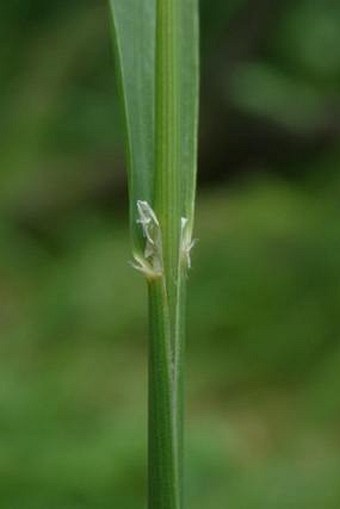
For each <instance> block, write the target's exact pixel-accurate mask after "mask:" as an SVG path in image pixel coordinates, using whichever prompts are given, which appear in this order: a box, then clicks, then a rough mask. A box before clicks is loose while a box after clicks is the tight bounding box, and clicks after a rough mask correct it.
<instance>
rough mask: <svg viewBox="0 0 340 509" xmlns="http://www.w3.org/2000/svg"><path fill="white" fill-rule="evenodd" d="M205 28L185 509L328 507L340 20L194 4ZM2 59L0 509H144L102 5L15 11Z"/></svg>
mask: <svg viewBox="0 0 340 509" xmlns="http://www.w3.org/2000/svg"><path fill="white" fill-rule="evenodd" d="M133 15H134V14H133V13H131V16H133ZM201 25H202V44H201V54H202V90H201V103H202V104H201V129H200V154H199V161H200V164H199V198H198V209H197V227H196V236H197V237H198V238H199V243H198V245H197V247H196V248H195V252H194V254H193V270H192V273H191V277H190V300H189V305H188V315H189V326H188V348H187V350H188V351H187V356H188V368H187V380H188V382H187V388H188V390H187V396H188V411H187V438H186V441H187V497H188V507H190V508H195V509H201V508H202V509H203V508H204V509H206V508H210V509H220V508H224V507H226V508H228V509H305V508H306V509H307V508H308V509H314V508H315V509H320V508H322V509H336V508H339V507H340V483H339V476H340V432H339V423H340V341H339V339H340V338H339V333H340V224H339V217H340V173H339V169H340V146H339V136H340V30H339V27H340V3H339V2H337V1H335V0H285V1H283V0H281V1H277V2H273V1H272V0H252V1H251V0H248V1H246V0H228V1H227V0H215V1H214V2H213V3H212V2H211V1H209V0H203V1H202V2H201ZM0 39H1V40H0V112H1V115H0V131H1V138H0V302H1V306H0V334H1V342H0V507H1V509H46V508H48V509H106V508H107V509H108V508H113V507H115V508H124V509H137V508H138V509H139V508H142V507H145V476H146V472H145V463H146V459H145V454H146V348H147V322H146V303H145V300H146V292H145V285H144V282H143V281H142V278H141V277H139V276H138V274H136V273H134V272H133V271H132V270H131V268H130V267H129V266H128V263H127V262H128V260H129V259H130V257H131V255H130V247H129V239H128V231H127V228H128V227H127V215H126V213H127V193H126V179H125V170H124V153H123V149H122V122H121V117H120V110H119V105H118V104H117V96H116V89H115V83H114V81H115V80H114V74H113V66H112V52H111V41H110V34H109V22H108V9H107V5H106V2H105V1H104V0H100V1H98V2H93V0H82V1H80V0H67V1H66V0H58V1H50V2H46V1H45V0H11V1H7V2H2V4H1V7H0Z"/></svg>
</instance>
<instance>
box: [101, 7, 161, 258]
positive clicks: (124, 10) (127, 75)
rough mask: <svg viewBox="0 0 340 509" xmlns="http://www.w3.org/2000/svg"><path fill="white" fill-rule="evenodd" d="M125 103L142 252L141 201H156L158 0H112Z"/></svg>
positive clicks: (137, 243) (137, 245) (133, 209)
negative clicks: (155, 128)
mask: <svg viewBox="0 0 340 509" xmlns="http://www.w3.org/2000/svg"><path fill="white" fill-rule="evenodd" d="M109 3H110V8H111V13H112V22H113V32H114V46H115V56H116V61H117V62H116V64H117V65H116V69H117V73H118V75H119V82H120V83H119V89H120V94H121V97H122V103H123V107H124V115H125V126H126V131H127V132H126V134H127V136H126V142H127V167H128V186H129V198H130V199H129V202H130V231H131V234H132V242H133V247H134V250H137V251H142V239H141V232H140V228H139V227H138V224H137V218H138V211H137V201H138V200H143V201H148V202H151V201H152V193H153V172H154V157H155V146H154V144H155V141H154V103H155V100H154V98H155V25H156V4H155V0H109Z"/></svg>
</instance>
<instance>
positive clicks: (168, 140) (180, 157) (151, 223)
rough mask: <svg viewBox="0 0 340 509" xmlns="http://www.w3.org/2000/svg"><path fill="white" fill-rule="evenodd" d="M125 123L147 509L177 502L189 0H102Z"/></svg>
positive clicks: (177, 507)
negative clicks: (144, 364)
mask: <svg viewBox="0 0 340 509" xmlns="http://www.w3.org/2000/svg"><path fill="white" fill-rule="evenodd" d="M110 6H111V12H112V19H113V34H114V45H115V49H116V52H115V54H116V63H117V69H118V74H119V81H120V91H121V98H122V102H123V105H124V111H125V119H126V140H127V154H128V180H129V200H130V227H131V234H132V235H131V236H132V244H133V256H134V262H133V266H134V267H135V268H136V269H137V270H138V271H140V272H141V273H142V274H143V275H144V276H145V278H146V280H147V283H148V295H149V321H150V341H149V438H148V443H149V448H148V450H149V458H148V467H149V481H148V507H149V509H156V508H157V509H181V508H182V507H183V487H182V485H183V371H184V369H183V368H184V345H185V300H186V281H187V275H188V270H189V269H190V265H191V262H190V251H191V248H192V246H193V241H192V231H193V220H194V201H195V185H196V184H195V182H196V148H197V146H196V145H197V116H198V3H197V0H185V1H183V0H110Z"/></svg>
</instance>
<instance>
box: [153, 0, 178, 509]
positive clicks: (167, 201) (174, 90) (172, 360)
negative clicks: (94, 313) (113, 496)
mask: <svg viewBox="0 0 340 509" xmlns="http://www.w3.org/2000/svg"><path fill="white" fill-rule="evenodd" d="M180 1H181V0H156V87H155V94H156V97H155V164H156V167H155V188H154V210H155V212H156V214H157V217H158V220H159V223H160V229H161V235H162V253H163V267H164V273H163V276H162V277H161V278H160V279H159V280H156V281H152V282H150V285H149V288H150V291H149V299H150V301H149V302H150V322H151V329H150V357H149V362H150V365H149V373H150V375H149V376H150V379H149V380H150V385H149V387H150V394H149V398H150V399H149V509H181V508H182V491H183V490H182V472H183V466H182V461H183V460H182V455H183V454H182V417H183V412H182V406H183V405H182V401H183V397H182V387H183V383H182V373H183V369H182V364H183V342H184V337H183V336H184V333H183V309H182V308H183V302H182V300H183V299H182V296H183V295H184V285H185V278H183V277H181V274H182V271H183V269H182V267H181V263H180V236H181V193H182V189H181V172H180V168H179V147H180V145H179V106H180V102H179V83H178V65H179V59H178V49H177V39H178V21H179V5H180V4H179V2H180ZM157 299H158V301H157Z"/></svg>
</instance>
